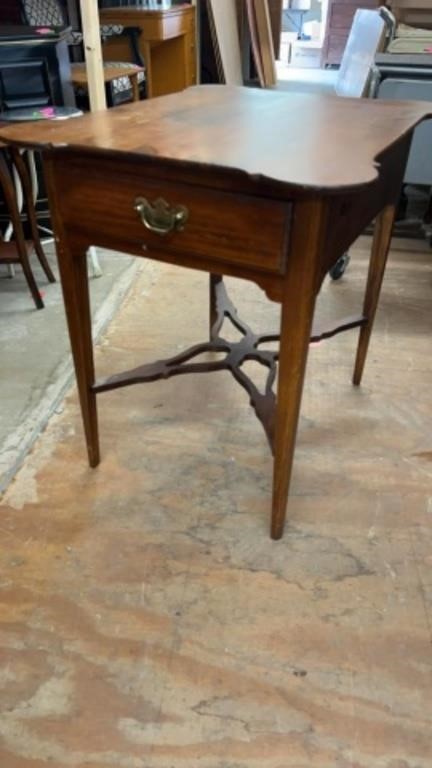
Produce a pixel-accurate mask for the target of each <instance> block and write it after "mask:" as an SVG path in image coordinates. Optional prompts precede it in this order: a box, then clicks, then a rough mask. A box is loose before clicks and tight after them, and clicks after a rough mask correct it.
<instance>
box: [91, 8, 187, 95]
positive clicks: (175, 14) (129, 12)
mask: <svg viewBox="0 0 432 768" xmlns="http://www.w3.org/2000/svg"><path fill="white" fill-rule="evenodd" d="M100 20H101V24H108V25H109V24H114V25H115V24H120V25H122V26H124V27H137V28H138V29H139V30H140V37H139V47H140V51H141V56H142V58H143V60H144V63H145V67H146V79H147V95H148V96H149V98H151V97H153V96H163V95H164V94H168V93H174V92H176V91H182V90H183V89H184V88H188V87H189V86H190V85H195V84H196V46H195V34H196V33H195V8H194V6H192V5H186V4H185V5H178V6H177V5H176V6H173V7H172V8H170V9H168V10H165V11H155V10H147V9H145V8H141V7H140V6H138V5H137V6H130V7H122V6H118V7H116V8H105V9H104V10H101V12H100ZM103 56H104V59H105V60H106V61H130V59H131V55H130V49H129V44H128V42H127V41H125V40H124V38H121V37H117V38H116V37H109V38H107V40H106V42H105V43H104V46H103Z"/></svg>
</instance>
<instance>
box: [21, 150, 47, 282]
mask: <svg viewBox="0 0 432 768" xmlns="http://www.w3.org/2000/svg"><path fill="white" fill-rule="evenodd" d="M11 156H12V159H13V162H14V164H15V167H16V169H17V171H18V175H19V178H20V181H21V186H22V189H23V194H24V200H25V203H26V208H27V216H28V220H29V224H30V230H31V236H32V240H33V245H34V249H35V251H36V255H37V257H38V259H39V262H40V265H41V267H42V269H43V271H44V272H45V274H46V276H47V279H48V281H49V282H50V283H55V281H56V279H55V276H54V274H53V271H52V269H51V267H50V265H49V262H48V259H47V257H46V256H45V253H44V250H43V248H42V243H41V241H40V237H39V229H38V224H37V219H36V211H35V207H34V202H33V190H32V185H31V181H30V177H29V173H28V170H27V166H26V164H25V162H24V159H23V157H22V155H21V152H20V151H19V150H18V149H15V148H14V149H12V151H11Z"/></svg>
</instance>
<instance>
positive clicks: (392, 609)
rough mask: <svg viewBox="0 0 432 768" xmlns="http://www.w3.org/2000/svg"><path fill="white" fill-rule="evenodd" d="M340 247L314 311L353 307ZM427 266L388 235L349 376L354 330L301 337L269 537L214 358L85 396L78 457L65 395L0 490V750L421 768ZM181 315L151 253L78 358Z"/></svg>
mask: <svg viewBox="0 0 432 768" xmlns="http://www.w3.org/2000/svg"><path fill="white" fill-rule="evenodd" d="M366 245H367V242H366V241H365V240H363V241H362V242H361V243H360V245H359V246H358V247H357V248H356V250H355V252H354V258H353V261H352V263H351V265H350V267H349V270H348V272H347V274H346V277H345V279H344V280H343V281H342V282H340V283H338V284H330V283H329V282H327V283H326V284H325V286H324V289H323V291H322V295H321V299H320V307H319V311H320V313H322V314H323V315H325V316H329V315H331V316H338V315H339V314H342V315H346V314H352V313H353V312H354V311H355V309H354V308H355V307H360V305H361V296H362V287H363V283H364V278H365V267H366V251H365V247H366ZM174 284H175V285H174ZM229 285H230V286H231V292H232V295H233V296H234V297H235V298H236V300H237V303H238V305H239V306H240V307H241V309H242V313H243V315H244V316H245V319H249V321H251V322H252V323H253V324H254V325H256V326H259V327H261V328H268V329H269V330H270V329H273V328H275V327H277V316H278V309H277V307H276V306H275V305H272V304H271V303H270V302H268V301H267V300H266V299H265V297H264V296H263V294H262V293H261V292H260V291H259V290H258V289H257V288H255V287H254V286H249V285H246V284H242V283H239V282H237V281H233V280H230V281H229ZM431 288H432V258H431V254H430V252H421V251H419V252H418V253H413V252H411V251H407V250H400V249H399V250H394V251H393V253H392V258H391V261H390V265H389V268H388V271H387V277H386V280H385V285H384V289H383V295H382V301H381V309H380V312H379V316H378V320H377V325H376V333H375V336H374V339H373V343H372V348H371V350H370V355H369V360H368V364H367V368H366V373H365V379H364V384H363V386H362V387H361V389H360V390H355V389H353V387H352V386H351V384H350V375H351V370H352V364H353V359H354V349H355V343H356V333H351V334H345V335H344V336H341V337H338V338H337V339H334V340H332V341H329V342H326V343H323V344H321V345H319V346H316V347H313V348H312V349H311V352H310V359H309V366H308V379H307V387H306V392H305V397H304V404H303V410H302V418H301V424H300V431H299V438H298V447H297V453H296V463H295V472H294V478H293V485H292V492H291V498H290V505H289V524H288V526H287V530H286V534H285V537H284V538H283V540H282V541H280V542H277V543H275V542H271V541H270V539H269V537H268V521H269V508H270V485H271V460H270V456H269V453H268V449H267V445H266V441H265V438H264V435H263V433H262V431H261V427H260V425H259V424H258V422H256V420H255V419H254V417H253V415H252V413H251V411H250V410H249V407H248V404H247V398H246V396H245V394H244V392H243V391H242V390H241V389H240V388H239V387H238V386H237V385H236V384H235V382H234V381H233V380H232V379H231V378H230V377H229V375H228V374H226V375H225V374H224V373H220V374H217V375H216V374H214V375H203V376H201V377H199V376H195V377H180V378H178V379H176V380H174V379H172V380H169V381H166V382H159V383H155V384H148V385H145V386H137V387H134V388H130V389H125V390H119V391H117V392H113V393H109V394H106V395H103V396H101V397H100V400H99V402H100V422H101V437H102V463H101V465H100V467H99V468H98V469H97V470H93V471H92V470H89V469H88V468H87V465H86V460H85V451H84V441H83V437H82V431H81V424H80V417H79V411H78V406H77V400H76V396H75V393H73V394H72V395H71V396H70V397H68V399H67V403H66V407H65V408H64V411H63V413H61V414H60V415H55V416H54V417H53V418H52V419H51V421H50V424H49V426H48V428H47V429H46V431H45V433H44V434H43V435H42V437H41V439H40V440H39V441H38V442H37V444H36V445H35V447H34V450H33V452H32V454H31V455H30V456H29V457H28V459H27V461H26V462H25V464H24V466H23V468H22V469H21V471H20V472H19V474H18V476H17V478H16V480H15V482H14V483H12V484H11V485H10V487H9V489H8V491H7V493H6V496H5V498H4V500H3V504H2V509H1V533H2V540H3V544H4V546H3V547H2V549H1V551H0V599H1V609H0V621H1V624H0V655H1V659H2V665H1V666H2V671H1V674H0V686H1V688H0V691H1V693H0V709H1V715H0V765H1V766H2V768H3V766H4V768H45V766H54V768H69V767H71V766H72V768H84V767H85V768H431V766H432V738H431V734H432V697H431V689H432V646H431V642H432V570H431V566H432V559H431V551H432V547H431V545H432V533H431V525H430V523H431V515H432V469H431V467H432V464H431V459H432V443H431V440H432V438H431V413H432V387H431V375H432V355H431V337H432V314H431V311H430V307H431V301H430V297H431ZM173 296H175V297H176V304H175V305H174V304H173ZM206 322H207V282H206V276H205V275H204V274H198V273H192V272H187V271H180V270H179V269H176V268H173V267H165V266H159V265H156V266H155V267H154V271H153V273H152V280H151V281H150V282H149V278H148V275H147V274H146V273H142V274H141V275H140V277H139V279H138V280H137V281H136V282H135V284H134V287H133V290H132V292H131V293H130V294H129V296H128V298H127V299H126V302H125V303H124V305H123V307H122V309H121V312H120V313H119V314H118V316H117V317H116V318H115V320H114V321H113V323H112V324H111V326H110V329H109V332H108V334H107V335H106V337H105V338H104V340H103V342H102V343H101V344H100V345H99V348H98V351H97V368H98V371H99V373H100V374H103V373H106V372H108V371H115V370H119V369H122V368H125V367H129V366H131V365H133V364H137V363H139V362H141V361H142V360H143V359H152V358H154V357H156V356H160V355H165V354H169V353H172V352H173V351H176V350H178V349H179V348H180V347H181V346H182V345H184V344H189V343H191V342H193V341H196V340H199V339H200V338H202V337H203V336H205V335H206Z"/></svg>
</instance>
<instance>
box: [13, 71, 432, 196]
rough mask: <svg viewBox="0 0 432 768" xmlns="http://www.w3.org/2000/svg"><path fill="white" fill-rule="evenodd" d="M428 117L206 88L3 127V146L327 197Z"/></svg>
mask: <svg viewBox="0 0 432 768" xmlns="http://www.w3.org/2000/svg"><path fill="white" fill-rule="evenodd" d="M430 116H432V107H431V106H430V105H429V104H428V103H426V102H409V101H401V102H393V101H386V100H382V101H375V100H369V99H345V98H338V97H333V96H324V95H320V94H310V93H309V94H300V93H287V92H281V91H277V90H265V91H264V90H258V89H252V88H244V87H230V86H216V85H209V86H196V87H193V88H189V89H188V90H186V91H183V92H181V93H176V94H172V95H169V96H162V97H160V98H157V99H151V100H149V101H143V102H138V103H134V104H128V105H125V106H122V107H117V108H114V109H109V110H107V111H103V112H94V113H92V114H86V115H84V116H83V117H79V118H76V119H74V120H71V121H65V122H61V123H60V122H49V121H47V122H43V123H37V124H35V123H33V124H21V125H14V126H10V127H2V128H0V138H1V139H3V140H4V141H7V142H9V143H15V144H18V145H21V146H29V147H33V148H40V149H47V150H49V149H50V148H55V147H70V148H75V149H78V150H82V151H86V152H87V151H89V150H90V151H103V152H108V153H115V154H117V153H127V154H128V155H133V156H141V157H143V156H145V157H149V158H153V159H154V158H163V159H164V160H168V161H169V160H171V161H174V162H175V163H181V164H182V165H183V166H185V165H186V166H195V167H196V166H200V167H202V168H203V169H205V170H211V169H212V168H218V169H223V170H224V171H225V172H226V173H227V172H233V171H234V172H235V173H236V174H238V173H243V174H246V175H247V176H248V177H249V178H252V179H253V180H254V181H256V180H261V179H262V180H263V181H264V180H265V181H267V182H268V181H272V182H276V183H278V184H280V183H282V184H284V185H290V186H291V185H294V186H298V187H302V188H306V189H308V188H310V189H317V190H328V191H331V190H335V189H338V190H340V189H345V188H353V187H361V186H365V185H367V184H370V183H372V182H373V181H374V180H376V178H377V175H378V170H377V169H378V165H379V162H378V159H379V155H380V154H381V153H382V152H384V150H385V149H387V148H388V147H389V146H391V145H392V144H394V143H395V142H396V141H397V140H398V139H399V138H400V137H401V136H404V135H406V134H407V133H409V131H410V130H412V128H413V127H414V126H415V125H417V124H418V123H419V122H421V121H422V120H423V119H425V118H427V117H430Z"/></svg>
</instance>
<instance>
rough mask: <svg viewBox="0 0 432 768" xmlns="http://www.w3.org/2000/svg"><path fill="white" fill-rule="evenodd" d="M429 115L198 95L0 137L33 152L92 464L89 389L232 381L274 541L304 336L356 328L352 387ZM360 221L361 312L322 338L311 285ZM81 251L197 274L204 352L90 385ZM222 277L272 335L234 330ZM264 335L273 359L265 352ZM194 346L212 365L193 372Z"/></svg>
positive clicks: (310, 100)
mask: <svg viewBox="0 0 432 768" xmlns="http://www.w3.org/2000/svg"><path fill="white" fill-rule="evenodd" d="M429 113H430V110H428V108H427V106H426V105H425V104H423V103H420V104H419V103H416V102H414V103H408V102H401V103H396V104H383V103H380V102H376V101H369V100H366V101H361V100H359V99H340V98H332V97H325V96H320V95H313V94H289V95H287V94H284V93H278V92H272V91H260V90H255V89H248V88H242V87H238V88H235V87H228V86H219V87H218V86H202V87H197V88H191V89H189V90H187V91H185V92H184V93H182V94H176V95H172V96H167V97H166V98H161V99H157V100H156V101H154V102H140V103H139V104H131V105H127V106H125V107H122V109H118V110H110V111H107V112H99V113H94V114H91V115H86V116H85V117H82V118H78V119H77V120H74V121H69V123H67V122H66V123H63V124H60V123H57V124H55V123H45V124H43V125H42V124H39V125H32V126H31V127H29V126H26V125H21V126H15V127H13V128H12V127H11V128H9V129H5V130H0V136H1V137H2V138H3V139H4V140H5V141H7V142H12V143H13V144H14V145H23V146H32V147H34V146H37V147H38V148H39V149H40V150H42V152H43V156H44V164H45V170H46V174H47V180H48V185H49V191H50V199H51V204H52V213H53V220H54V226H55V231H56V237H57V238H58V257H59V267H60V272H61V279H62V286H63V294H64V300H65V306H66V313H67V319H68V325H69V333H70V338H71V344H72V351H73V356H74V362H75V370H76V376H77V382H78V389H79V395H80V401H81V408H82V415H83V421H84V429H85V434H86V440H87V450H88V457H89V462H90V465H91V466H92V467H96V466H97V465H98V464H99V461H100V454H99V438H98V425H97V411H96V397H97V395H98V393H100V392H104V391H107V390H110V389H115V388H118V387H123V386H127V385H129V384H134V383H138V382H141V381H154V380H156V379H160V378H167V377H169V376H173V375H176V374H182V373H183V374H184V373H187V372H195V373H199V372H201V371H211V370H216V369H220V368H225V369H228V370H231V371H232V373H233V375H234V377H235V378H236V379H237V380H238V381H239V383H240V384H241V385H242V386H244V387H245V388H246V389H247V391H248V392H249V394H250V398H251V403H252V405H253V407H254V409H255V411H256V413H257V415H258V417H259V418H260V420H261V421H262V422H263V424H264V427H265V430H266V433H267V435H268V438H269V442H270V445H271V448H272V450H273V453H274V480H273V507H272V522H271V535H272V536H273V538H275V539H277V538H279V537H280V536H281V535H282V532H283V527H284V520H285V512H286V505H287V498H288V491H289V485H290V478H291V469H292V464H293V457H294V446H295V439H296V431H297V422H298V417H299V411H300V402H301V395H302V390H303V381H304V375H305V368H306V360H307V353H308V348H309V343H310V339H311V336H312V337H313V338H322V337H325V336H330V335H332V334H334V333H335V332H337V331H338V330H345V329H346V328H349V327H351V328H352V327H360V328H361V331H360V340H359V345H358V351H357V358H356V362H355V368H354V383H355V384H360V380H361V377H362V373H363V367H364V363H365V359H366V353H367V349H368V344H369V339H370V334H371V331H372V324H373V320H374V316H375V311H376V307H377V302H378V297H379V292H380V286H381V281H382V278H383V274H384V268H385V263H386V257H387V252H388V248H389V245H390V237H391V231H392V224H393V219H394V211H395V204H396V202H397V199H398V195H399V190H400V186H401V182H402V177H403V173H404V168H405V162H406V158H407V155H408V151H409V147H410V141H411V134H412V131H413V129H414V127H415V126H416V125H417V124H418V123H419V122H420V121H421V120H422V119H424V118H425V117H426V116H427V115H429ZM281 125H284V126H285V129H284V131H281V130H280V126H281ZM353 147H355V151H353ZM375 216H378V218H377V226H376V231H375V237H374V241H373V248H372V257H371V263H370V270H369V276H368V280H367V288H366V294H365V298H364V304H363V308H362V311H361V312H359V314H358V315H357V316H354V317H351V318H348V319H345V320H342V321H341V322H340V324H339V325H338V326H336V327H332V328H327V329H322V330H319V329H314V328H313V317H314V307H315V300H316V296H317V294H318V292H319V289H320V286H321V283H322V281H323V279H324V276H325V275H326V273H327V271H328V269H329V268H330V267H331V266H332V265H333V264H334V263H335V262H336V260H337V258H338V257H339V256H340V255H341V254H342V253H343V252H344V251H345V250H346V249H347V248H348V246H349V245H350V244H351V243H352V242H353V240H354V239H355V238H356V237H357V235H359V234H360V233H361V232H362V231H363V230H364V227H365V226H366V224H368V223H369V222H370V221H371V220H372V219H373V218H374V217H375ZM94 244H96V245H100V246H107V247H109V248H115V249H117V250H119V251H126V252H130V253H133V254H135V255H137V256H140V257H141V258H150V259H156V260H160V261H164V262H170V263H174V264H177V265H180V266H183V267H189V268H192V269H200V270H205V271H207V272H209V273H210V274H211V279H210V341H209V342H208V341H207V342H205V343H203V344H200V345H197V346H196V347H194V348H193V349H191V350H188V351H186V352H184V353H183V354H180V355H177V356H176V357H175V358H173V359H171V360H167V361H162V362H159V363H156V364H151V365H144V366H139V367H137V368H135V369H133V370H131V371H128V372H124V373H120V374H116V375H114V376H111V377H109V378H107V379H105V380H102V381H97V380H95V371H94V363H93V349H92V338H91V322H90V307H89V293H88V282H87V266H86V251H87V248H88V247H89V245H94ZM222 275H234V276H236V277H240V278H244V279H246V280H251V281H254V282H255V283H257V284H258V285H259V286H261V288H262V289H263V290H264V291H265V292H266V294H267V296H268V297H269V298H270V299H272V300H273V301H276V302H280V304H281V305H282V313H281V323H280V333H275V332H271V330H270V329H269V330H270V332H269V333H267V334H266V335H264V336H262V335H261V336H258V335H256V334H255V332H254V331H252V330H251V329H249V328H247V326H245V325H244V324H243V323H241V322H240V321H239V320H238V319H237V315H236V313H235V310H234V308H233V307H232V305H231V304H230V302H229V300H228V298H227V297H226V294H225V291H224V287H223V281H222ZM173 290H174V288H173ZM226 316H228V317H229V318H231V320H232V321H233V322H234V324H235V325H236V326H237V327H238V328H239V330H240V331H241V332H242V334H243V338H242V340H241V341H240V342H239V344H235V343H229V342H227V341H226V340H225V339H224V337H223V333H222V330H221V326H222V322H223V319H224V317H226ZM279 338H280V349H279V352H277V353H274V352H273V351H270V350H268V349H266V346H265V344H266V342H270V341H274V340H275V339H279ZM203 349H212V350H218V351H219V352H221V351H222V352H225V353H226V357H225V358H224V359H223V360H222V361H221V360H214V361H213V362H208V363H200V362H194V357H195V356H196V355H197V354H199V353H200V352H201V351H202V350H203ZM251 359H252V360H258V361H259V362H261V363H262V364H263V365H265V366H266V367H267V368H268V382H267V386H266V389H265V392H264V393H262V392H259V391H258V390H257V389H256V388H255V387H254V385H253V383H252V382H251V381H249V380H248V379H247V377H246V376H245V374H244V371H242V369H241V364H242V362H244V361H245V360H251ZM276 361H277V362H278V366H277V368H278V370H277V374H278V389H277V396H276V395H275V394H274V393H273V389H272V385H273V383H274V380H275V377H276ZM179 386H180V385H179ZM191 482H193V478H191Z"/></svg>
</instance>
